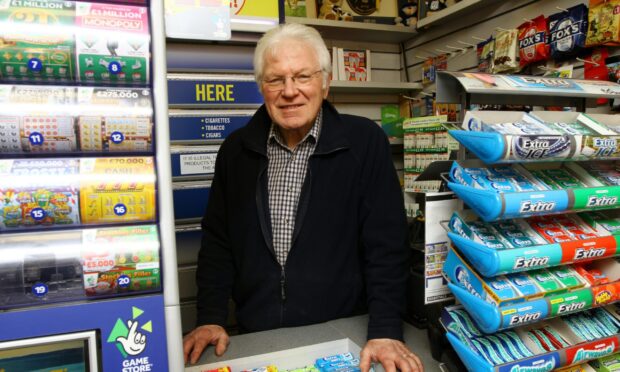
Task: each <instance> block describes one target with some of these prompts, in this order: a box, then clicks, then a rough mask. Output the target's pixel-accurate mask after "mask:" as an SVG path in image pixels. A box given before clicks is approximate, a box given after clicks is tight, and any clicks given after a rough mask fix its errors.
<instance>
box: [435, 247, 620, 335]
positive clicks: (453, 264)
mask: <svg viewBox="0 0 620 372" xmlns="http://www.w3.org/2000/svg"><path fill="white" fill-rule="evenodd" d="M443 274H444V276H445V277H446V278H447V279H448V282H449V283H448V287H449V288H450V290H451V291H452V293H453V294H454V296H455V297H456V298H457V299H458V300H459V302H460V303H462V304H463V306H464V307H465V308H466V309H467V310H468V312H469V313H470V314H471V316H472V318H473V319H475V321H476V324H477V326H478V327H479V328H480V329H481V330H483V331H484V332H485V333H493V332H496V331H498V330H500V329H507V328H513V327H515V326H518V325H522V324H527V323H533V322H538V321H540V320H542V319H546V318H551V317H555V316H558V315H562V314H567V313H572V312H578V311H582V310H584V309H588V308H591V307H599V306H603V305H606V304H610V303H613V302H616V301H618V300H620V282H619V280H620V263H619V262H618V261H617V260H616V258H608V259H604V260H598V261H592V262H587V263H582V264H575V265H566V266H561V267H553V268H544V269H536V270H532V271H528V272H524V273H514V274H506V275H500V276H495V277H492V278H484V277H482V276H481V275H480V274H478V273H477V272H476V271H475V270H474V269H473V268H472V267H471V265H470V264H469V263H468V262H467V261H466V260H465V259H464V258H463V257H461V256H460V255H459V254H458V253H457V252H456V251H455V250H454V249H450V250H449V251H448V256H447V258H446V262H445V263H444V267H443Z"/></svg>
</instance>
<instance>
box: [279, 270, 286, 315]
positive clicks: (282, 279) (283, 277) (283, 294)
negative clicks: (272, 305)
mask: <svg viewBox="0 0 620 372" xmlns="http://www.w3.org/2000/svg"><path fill="white" fill-rule="evenodd" d="M280 299H281V300H282V301H281V302H280V304H281V305H280V326H282V325H283V322H284V310H285V308H284V304H285V302H286V273H285V270H284V266H282V271H280Z"/></svg>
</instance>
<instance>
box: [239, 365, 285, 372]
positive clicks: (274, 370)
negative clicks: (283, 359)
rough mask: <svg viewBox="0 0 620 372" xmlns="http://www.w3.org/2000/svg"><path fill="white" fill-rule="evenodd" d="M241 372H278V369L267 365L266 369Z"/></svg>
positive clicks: (260, 368)
mask: <svg viewBox="0 0 620 372" xmlns="http://www.w3.org/2000/svg"><path fill="white" fill-rule="evenodd" d="M241 372H278V367H276V366H274V365H268V366H266V367H259V368H252V369H244V370H243V371H241Z"/></svg>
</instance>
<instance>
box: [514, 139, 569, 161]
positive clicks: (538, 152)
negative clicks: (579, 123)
mask: <svg viewBox="0 0 620 372" xmlns="http://www.w3.org/2000/svg"><path fill="white" fill-rule="evenodd" d="M570 144H571V141H570V138H569V137H568V136H520V137H518V138H517V139H516V141H514V143H513V152H514V154H515V155H516V156H517V157H518V158H519V159H544V158H554V157H560V156H561V155H562V154H563V153H565V152H567V151H568V150H570Z"/></svg>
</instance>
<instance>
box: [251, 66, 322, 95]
mask: <svg viewBox="0 0 620 372" xmlns="http://www.w3.org/2000/svg"><path fill="white" fill-rule="evenodd" d="M319 72H322V70H317V71H314V72H311V73H306V74H303V73H302V74H297V75H295V76H291V77H290V78H291V81H292V82H293V85H294V86H295V87H297V88H299V87H303V86H306V85H308V84H310V82H312V79H314V78H315V77H316V76H317V74H318V73H319ZM287 78H288V76H281V77H274V78H271V79H265V80H263V84H264V85H265V88H266V89H267V90H268V91H270V92H279V91H281V90H284V86H285V85H286V79H287Z"/></svg>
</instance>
